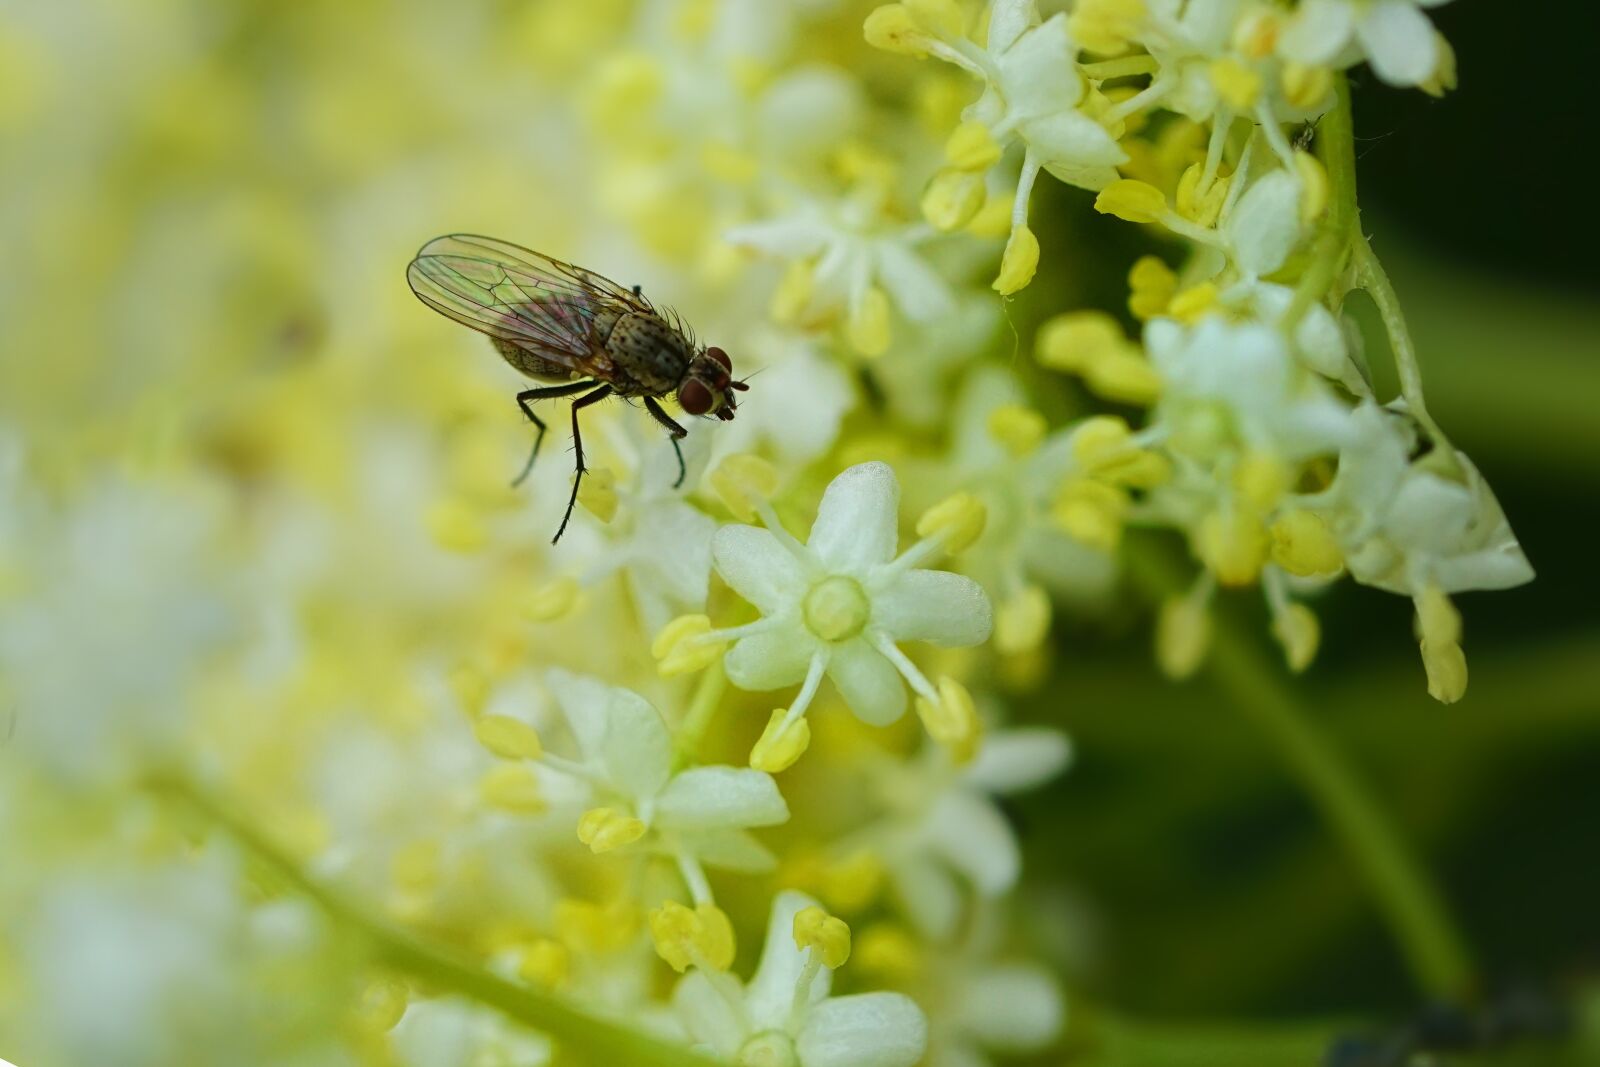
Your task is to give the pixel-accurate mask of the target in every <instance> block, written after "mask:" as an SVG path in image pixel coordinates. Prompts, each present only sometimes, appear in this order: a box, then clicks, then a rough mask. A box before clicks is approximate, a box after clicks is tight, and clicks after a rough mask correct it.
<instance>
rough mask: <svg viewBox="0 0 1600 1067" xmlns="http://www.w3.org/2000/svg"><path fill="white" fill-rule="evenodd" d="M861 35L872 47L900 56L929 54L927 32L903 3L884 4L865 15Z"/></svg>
mask: <svg viewBox="0 0 1600 1067" xmlns="http://www.w3.org/2000/svg"><path fill="white" fill-rule="evenodd" d="M861 33H862V36H863V37H865V38H866V41H867V43H868V44H870V45H871V46H872V47H874V48H881V49H883V50H884V51H885V52H895V53H897V54H899V55H903V56H925V55H927V54H928V43H929V42H928V35H927V34H926V33H924V32H923V30H922V28H921V27H919V26H918V25H917V20H916V19H915V18H914V17H913V16H912V14H911V12H910V11H908V10H907V9H906V7H905V5H904V4H885V5H883V6H882V7H880V8H878V9H877V10H876V11H874V12H872V14H870V15H868V16H867V21H866V22H865V24H863V25H862V27H861Z"/></svg>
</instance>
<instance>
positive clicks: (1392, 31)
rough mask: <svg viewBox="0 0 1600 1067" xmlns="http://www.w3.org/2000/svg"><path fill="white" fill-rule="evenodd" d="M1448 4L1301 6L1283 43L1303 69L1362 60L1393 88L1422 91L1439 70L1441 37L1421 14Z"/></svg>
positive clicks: (1365, 0) (1329, 2)
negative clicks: (1308, 66)
mask: <svg viewBox="0 0 1600 1067" xmlns="http://www.w3.org/2000/svg"><path fill="white" fill-rule="evenodd" d="M1445 2H1446V0H1302V3H1301V4H1300V6H1299V7H1297V8H1296V9H1295V11H1294V14H1293V15H1291V16H1290V17H1289V21H1288V25H1286V26H1285V27H1284V30H1283V33H1282V35H1281V36H1280V37H1279V39H1278V50H1279V52H1280V53H1281V54H1282V55H1283V56H1284V57H1285V58H1288V59H1292V60H1294V61H1296V62H1298V63H1307V64H1312V65H1316V66H1349V65H1351V64H1352V63H1356V62H1359V61H1360V60H1361V59H1362V58H1363V57H1365V58H1366V59H1367V61H1368V62H1370V63H1371V64H1372V69H1373V71H1374V72H1376V73H1377V75H1378V77H1380V78H1382V79H1383V80H1384V81H1386V82H1388V83H1389V84H1390V85H1401V86H1408V85H1420V84H1421V83H1422V82H1424V81H1427V80H1428V78H1429V77H1430V76H1431V75H1432V74H1433V73H1434V71H1435V69H1437V67H1438V66H1439V60H1440V44H1439V35H1438V33H1437V32H1436V31H1435V30H1434V28H1433V24H1432V23H1431V22H1429V21H1428V16H1426V15H1424V14H1423V13H1422V10H1421V9H1422V8H1426V7H1438V6H1439V5H1440V4H1443V3H1445Z"/></svg>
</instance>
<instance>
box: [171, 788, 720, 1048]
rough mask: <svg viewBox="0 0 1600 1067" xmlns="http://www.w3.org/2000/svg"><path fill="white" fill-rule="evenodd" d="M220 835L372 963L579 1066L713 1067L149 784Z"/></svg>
mask: <svg viewBox="0 0 1600 1067" xmlns="http://www.w3.org/2000/svg"><path fill="white" fill-rule="evenodd" d="M153 786H154V788H155V789H156V790H157V791H158V792H159V793H160V794H162V795H163V796H166V797H169V798H171V799H174V800H177V801H179V802H181V803H183V804H185V805H186V806H188V807H189V808H190V809H191V810H193V811H195V812H196V813H198V814H199V815H201V816H203V817H204V818H205V819H206V820H207V821H209V822H211V823H213V824H215V825H216V826H218V827H219V828H220V829H222V830H224V831H225V832H226V833H227V834H228V835H229V836H230V837H232V838H233V839H234V840H235V841H237V842H238V843H239V844H240V845H241V846H242V847H243V848H244V849H245V851H246V852H248V853H249V854H250V856H251V857H252V858H253V859H255V860H256V862H258V863H259V864H260V865H261V866H262V867H264V868H266V869H267V870H268V871H269V872H271V874H272V875H273V876H275V877H276V878H277V879H278V880H280V881H281V882H283V883H284V884H285V885H287V886H288V887H289V888H291V889H293V890H294V891H295V892H297V893H299V894H301V895H303V896H305V897H306V898H308V899H310V900H312V901H313V902H315V903H316V904H317V906H318V907H320V908H321V909H322V910H323V912H325V913H326V914H327V916H328V917H329V918H330V919H331V920H333V922H334V923H335V924H336V925H337V926H339V927H340V928H341V929H343V930H344V931H346V932H348V933H351V934H353V935H355V936H356V937H357V938H358V939H359V940H360V941H361V942H362V943H363V945H364V946H365V948H366V949H367V951H368V953H369V954H370V956H371V958H372V959H373V961H374V962H376V963H378V964H380V965H382V966H385V967H389V968H391V969H393V970H395V971H399V972H401V973H404V974H408V975H410V976H412V977H413V978H416V979H417V980H419V981H420V982H423V983H425V984H426V985H427V986H429V987H431V988H433V989H438V990H443V991H446V992H450V993H455V994H458V995H460V996H463V997H466V998H468V999H470V1000H474V1001H476V1002H477V1003H479V1004H482V1005H484V1006H485V1007H488V1008H492V1009H493V1010H495V1011H497V1012H499V1013H500V1014H502V1015H504V1016H505V1017H506V1018H508V1019H512V1020H515V1021H516V1022H519V1023H523V1024H525V1025H527V1026H529V1027H532V1028H533V1029H536V1030H538V1031H540V1032H542V1033H544V1034H547V1035H548V1036H549V1037H551V1038H552V1039H553V1040H555V1041H557V1042H560V1043H561V1044H563V1045H565V1046H567V1047H568V1048H569V1049H570V1050H572V1051H573V1052H577V1053H581V1054H582V1059H583V1060H584V1062H592V1063H626V1064H639V1065H641V1067H647V1065H648V1067H714V1061H712V1060H709V1059H706V1058H705V1057H703V1056H699V1055H697V1054H695V1053H693V1052H691V1051H689V1050H688V1049H686V1048H682V1047H680V1046H678V1045H673V1044H669V1043H667V1042H664V1041H660V1040H658V1039H656V1038H654V1037H650V1036H648V1035H646V1034H643V1033H641V1032H639V1031H637V1030H634V1029H632V1028H631V1027H628V1026H624V1025H621V1024H619V1023H617V1022H614V1021H612V1020H610V1019H606V1018H602V1017H600V1016H596V1015H591V1014H589V1013H588V1012H586V1011H582V1010H580V1009H578V1008H576V1007H573V1006H572V1005H571V1004H569V1003H567V1002H566V1001H564V1000H562V999H560V998H558V997H554V996H551V995H550V994H548V993H542V992H539V991H538V990H534V989H530V988H528V987H525V986H519V985H514V984H512V983H511V982H507V981H506V980H504V979H502V978H499V977H497V976H495V975H493V974H490V973H489V972H488V971H485V970H483V969H482V968H481V967H479V966H477V965H476V964H474V963H473V962H471V961H470V960H467V959H465V958H461V957H458V956H455V955H454V954H453V953H451V952H450V951H449V950H447V949H445V948H443V947H440V946H433V945H427V944H424V943H423V942H422V941H419V940H417V939H416V938H414V937H412V936H411V935H410V934H408V933H405V932H404V931H401V930H399V929H396V928H394V927H392V926H390V925H388V924H387V923H384V922H381V921H379V920H377V919H373V918H370V917H369V916H368V915H366V914H365V913H364V912H363V911H362V909H360V908H358V907H356V906H355V905H354V904H352V903H351V902H349V901H347V900H345V899H343V898H342V897H340V896H339V895H338V894H337V893H336V892H334V891H333V890H331V889H329V888H327V887H326V886H323V885H321V884H320V883H318V882H317V881H315V880H314V879H312V878H311V877H310V876H309V875H307V874H306V873H305V872H304V871H302V870H301V869H300V868H299V866H298V865H296V864H295V862H294V861H293V860H291V859H289V857H288V856H286V855H285V854H284V853H283V852H282V851H281V850H280V849H278V847H277V846H276V845H274V844H273V843H272V842H270V841H269V840H267V838H266V837H265V836H264V835H263V834H262V833H261V832H260V831H259V830H257V829H256V828H255V827H254V826H252V825H250V823H249V822H247V821H246V820H244V819H243V818H240V817H239V816H237V815H235V814H233V813H232V812H230V811H228V810H227V808H226V807H224V806H223V805H222V804H221V803H219V802H218V801H217V800H216V799H215V798H214V797H211V796H209V795H207V794H206V793H205V792H203V791H202V790H200V789H199V788H197V787H195V786H194V785H193V784H192V783H190V782H188V781H185V780H183V779H173V778H166V779H162V780H160V781H158V782H155V783H153Z"/></svg>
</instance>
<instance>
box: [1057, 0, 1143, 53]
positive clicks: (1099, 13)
mask: <svg viewBox="0 0 1600 1067" xmlns="http://www.w3.org/2000/svg"><path fill="white" fill-rule="evenodd" d="M1143 20H1144V0H1079V2H1078V3H1077V4H1076V5H1074V6H1073V9H1072V15H1071V17H1070V18H1069V19H1068V21H1067V29H1068V31H1069V32H1070V33H1071V34H1072V39H1073V40H1074V41H1076V42H1077V43H1078V44H1080V45H1082V46H1083V47H1084V48H1085V49H1086V50H1088V51H1090V52H1094V53H1095V54H1097V55H1103V56H1110V55H1116V54H1118V53H1120V52H1125V51H1127V50H1128V47H1129V45H1130V43H1131V42H1132V41H1133V39H1134V38H1135V37H1136V36H1137V35H1138V33H1139V30H1140V28H1141V25H1142V23H1143Z"/></svg>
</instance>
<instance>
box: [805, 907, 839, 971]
mask: <svg viewBox="0 0 1600 1067" xmlns="http://www.w3.org/2000/svg"><path fill="white" fill-rule="evenodd" d="M794 943H795V945H796V947H798V948H799V949H800V950H801V951H802V952H804V951H805V950H806V949H815V950H816V952H817V954H818V955H819V956H820V957H821V958H822V964H823V966H825V967H828V968H831V969H835V970H837V969H838V968H840V967H843V966H844V961H845V960H847V959H849V958H850V927H849V926H848V925H847V924H846V923H845V921H844V920H843V919H839V918H835V917H834V916H832V915H829V914H828V913H827V912H825V911H823V910H822V909H821V908H820V907H818V906H817V905H815V904H813V905H811V906H810V907H808V908H801V909H800V911H799V912H797V913H796V914H795V917H794Z"/></svg>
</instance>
